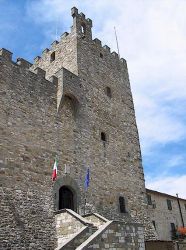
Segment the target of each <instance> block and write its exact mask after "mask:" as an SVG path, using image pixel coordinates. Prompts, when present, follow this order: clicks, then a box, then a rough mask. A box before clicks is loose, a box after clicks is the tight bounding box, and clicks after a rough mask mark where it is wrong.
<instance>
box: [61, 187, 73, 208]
mask: <svg viewBox="0 0 186 250" xmlns="http://www.w3.org/2000/svg"><path fill="white" fill-rule="evenodd" d="M64 208H69V209H72V210H74V194H73V192H72V191H71V190H70V189H69V188H68V187H67V186H62V187H61V188H60V189H59V209H64Z"/></svg>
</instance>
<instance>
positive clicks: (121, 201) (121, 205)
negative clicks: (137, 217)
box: [119, 196, 126, 213]
mask: <svg viewBox="0 0 186 250" xmlns="http://www.w3.org/2000/svg"><path fill="white" fill-rule="evenodd" d="M119 208H120V213H126V206H125V199H124V197H123V196H120V197H119Z"/></svg>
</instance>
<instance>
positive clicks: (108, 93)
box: [106, 87, 112, 98]
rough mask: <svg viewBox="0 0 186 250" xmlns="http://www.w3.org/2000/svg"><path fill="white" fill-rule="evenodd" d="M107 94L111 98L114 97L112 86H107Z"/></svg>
mask: <svg viewBox="0 0 186 250" xmlns="http://www.w3.org/2000/svg"><path fill="white" fill-rule="evenodd" d="M106 94H107V96H108V97H109V98H111V97H112V92H111V88H110V87H106Z"/></svg>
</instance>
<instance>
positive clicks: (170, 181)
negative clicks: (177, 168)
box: [146, 175, 186, 199]
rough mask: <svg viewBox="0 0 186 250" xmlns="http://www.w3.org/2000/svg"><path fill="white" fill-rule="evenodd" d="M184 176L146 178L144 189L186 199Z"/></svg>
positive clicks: (185, 178)
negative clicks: (177, 195)
mask: <svg viewBox="0 0 186 250" xmlns="http://www.w3.org/2000/svg"><path fill="white" fill-rule="evenodd" d="M185 183H186V175H182V176H179V175H178V176H161V177H158V178H152V177H147V179H146V187H147V188H149V189H153V190H157V191H159V192H163V193H167V194H170V195H174V196H175V195H176V193H178V194H179V197H180V198H184V199H186V189H185V188H184V187H185Z"/></svg>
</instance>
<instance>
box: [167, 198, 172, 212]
mask: <svg viewBox="0 0 186 250" xmlns="http://www.w3.org/2000/svg"><path fill="white" fill-rule="evenodd" d="M167 208H168V210H172V203H171V200H169V199H167Z"/></svg>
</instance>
